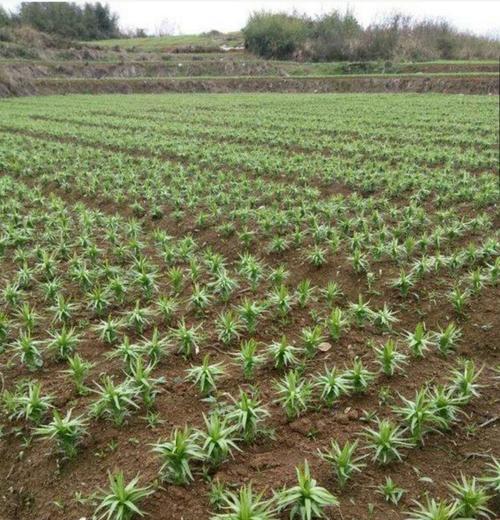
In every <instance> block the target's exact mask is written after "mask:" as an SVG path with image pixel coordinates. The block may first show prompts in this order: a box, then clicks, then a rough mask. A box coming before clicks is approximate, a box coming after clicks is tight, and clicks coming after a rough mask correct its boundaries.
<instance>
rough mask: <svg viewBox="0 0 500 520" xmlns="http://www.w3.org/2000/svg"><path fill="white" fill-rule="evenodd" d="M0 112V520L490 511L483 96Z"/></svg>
mask: <svg viewBox="0 0 500 520" xmlns="http://www.w3.org/2000/svg"><path fill="white" fill-rule="evenodd" d="M0 116H1V118H0V371H1V378H0V379H1V380H0V384H1V388H0V390H1V391H2V394H1V401H0V470H1V471H0V518H1V519H2V520H4V519H6V520H14V519H15V520H35V519H36V520H48V519H50V520H55V519H79V518H82V517H84V518H92V515H93V514H94V512H95V511H96V509H97V510H98V511H97V516H96V517H97V518H99V517H100V515H104V516H103V517H104V518H105V517H106V514H107V513H108V512H109V511H110V510H111V508H112V507H114V506H116V505H117V502H116V500H118V495H119V493H120V492H126V493H129V501H128V502H127V503H126V504H125V505H123V504H122V505H123V508H124V509H123V511H124V514H123V516H122V517H121V518H123V519H126V518H131V516H132V515H130V514H128V513H127V511H126V508H127V507H132V506H133V507H136V508H138V509H137V510H140V511H142V512H144V513H147V514H149V515H150V518H153V519H168V520H178V519H181V518H183V519H185V520H194V519H196V518H202V519H204V518H212V517H213V518H215V519H224V518H225V519H257V518H259V519H262V520H266V519H272V518H288V516H289V515H290V514H294V513H295V514H296V518H308V516H307V511H308V507H311V508H312V509H311V515H314V514H315V515H316V516H310V518H315V517H319V515H321V514H324V515H325V517H327V518H332V519H339V520H359V519H371V518H373V519H378V518H383V519H388V520H393V519H394V520H396V519H401V518H411V519H415V520H426V519H428V520H433V519H434V520H438V519H440V520H452V519H458V518H495V517H498V515H499V514H500V509H499V495H498V493H499V492H500V464H499V462H498V459H499V458H500V441H499V439H500V435H499V429H498V419H499V416H500V404H499V394H498V387H499V384H500V370H499V365H500V359H499V347H500V339H499V332H498V331H499V326H500V319H499V312H498V307H499V295H500V286H499V278H500V260H499V253H500V235H499V232H498V229H499V222H500V219H499V216H498V197H499V177H498V175H499V171H498V160H499V155H498V132H499V128H498V118H499V110H498V97H497V96H492V97H490V96H456V95H432V94H429V95H425V96H419V95H412V94H401V95H388V94H385V95H384V94H377V95H373V94H362V95H356V94H345V95H343V94H338V95H334V94H333V95H321V94H317V95H311V94H279V95H277V94H228V95H217V94H213V95H202V94H201V95H200V94H189V95H183V94H169V95H158V96H153V95H132V96H120V95H112V96H93V97H91V96H61V97H58V96H53V97H39V98H24V99H9V100H3V101H1V102H0ZM122 473H123V475H122ZM136 477H137V480H134V479H135V478H136ZM122 479H124V481H123V480H122ZM313 480H314V482H313ZM126 484H129V486H128V487H127V489H126V490H124V489H123V487H124V486H125V485H126ZM297 486H299V487H297ZM261 493H262V495H261ZM243 503H246V505H247V506H248V508H253V511H254V513H253V516H251V515H250V514H249V515H247V516H244V515H243V514H242V511H241V509H242V507H243ZM258 512H260V516H257V513H258ZM225 515H226V516H225ZM238 515H239V516H238ZM301 515H302V516H301ZM438 515H440V516H438ZM110 517H112V518H115V516H110Z"/></svg>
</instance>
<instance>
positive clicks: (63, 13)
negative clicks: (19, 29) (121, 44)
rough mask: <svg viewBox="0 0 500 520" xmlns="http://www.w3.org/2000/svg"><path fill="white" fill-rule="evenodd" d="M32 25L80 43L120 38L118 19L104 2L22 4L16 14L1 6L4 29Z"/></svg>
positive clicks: (0, 18) (1, 20)
mask: <svg viewBox="0 0 500 520" xmlns="http://www.w3.org/2000/svg"><path fill="white" fill-rule="evenodd" d="M17 25H29V26H31V27H33V28H35V29H37V30H39V31H42V32H44V33H47V34H51V35H57V36H62V37H64V38H71V39H76V40H101V39H107V38H116V37H118V36H120V30H119V28H118V16H117V15H116V14H114V13H112V12H111V10H110V8H109V6H108V5H104V4H102V3H101V2H96V3H85V4H84V5H78V4H75V3H73V2H22V3H21V5H20V6H19V8H18V9H17V10H16V11H15V12H7V11H6V10H5V9H3V8H2V7H1V6H0V27H4V26H17Z"/></svg>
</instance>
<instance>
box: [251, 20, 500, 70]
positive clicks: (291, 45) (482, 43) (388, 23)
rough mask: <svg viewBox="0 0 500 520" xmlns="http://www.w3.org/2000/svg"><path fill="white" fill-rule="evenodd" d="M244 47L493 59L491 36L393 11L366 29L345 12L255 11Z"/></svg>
mask: <svg viewBox="0 0 500 520" xmlns="http://www.w3.org/2000/svg"><path fill="white" fill-rule="evenodd" d="M243 34H244V37H245V46H246V48H247V49H248V50H249V51H251V52H253V53H255V54H257V55H259V56H261V57H264V58H275V59H303V60H311V61H362V60H411V61H414V60H437V59H470V58H497V57H498V54H499V50H500V43H499V41H498V40H495V39H494V38H487V37H482V36H476V35H473V34H469V33H465V32H460V31H458V30H457V29H455V28H454V27H453V26H452V25H451V24H450V23H448V22H447V21H444V20H421V21H417V20H414V19H412V18H411V17H409V16H406V15H403V14H394V15H392V16H389V17H387V18H385V19H384V20H382V21H379V22H376V23H372V24H371V25H369V26H368V27H366V28H363V27H362V25H361V24H360V23H359V22H358V20H357V19H356V17H355V16H354V15H353V14H352V13H351V12H349V11H347V12H345V13H341V12H339V11H333V12H331V13H329V14H325V15H322V16H319V17H316V18H311V17H309V16H307V15H302V14H299V13H293V14H288V13H271V12H266V11H260V12H255V13H253V14H252V15H251V16H250V18H249V20H248V22H247V24H246V26H245V27H244V29H243Z"/></svg>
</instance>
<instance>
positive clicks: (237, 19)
mask: <svg viewBox="0 0 500 520" xmlns="http://www.w3.org/2000/svg"><path fill="white" fill-rule="evenodd" d="M78 3H83V2H78ZM107 3H109V5H110V6H111V9H112V10H113V11H114V12H116V13H117V14H118V15H119V17H120V24H121V26H122V28H125V29H134V28H138V27H141V28H144V29H146V31H147V32H150V33H152V32H155V31H156V30H157V29H158V28H159V27H160V25H161V24H162V23H163V22H165V21H166V20H168V22H169V23H168V25H169V26H171V27H174V28H175V30H176V32H177V33H182V34H191V33H199V32H203V31H209V30H211V29H217V30H219V31H236V30H238V29H241V27H243V26H244V25H245V21H246V20H247V18H248V15H249V14H250V13H251V12H252V11H254V10H260V9H267V10H271V11H293V10H294V9H296V10H298V11H300V12H305V13H307V14H309V15H316V14H321V13H325V12H328V11H331V10H332V9H340V10H345V9H347V8H350V9H351V10H352V11H353V12H354V14H355V15H356V17H357V18H358V20H359V21H360V22H361V23H362V24H363V25H367V24H369V23H370V22H371V21H373V20H376V19H377V18H379V17H381V16H383V15H384V14H388V13H391V12H394V11H401V12H404V13H406V14H411V15H414V16H415V17H417V18H425V17H433V18H435V17H440V18H445V19H447V20H448V21H450V22H452V23H453V24H454V25H455V26H456V27H458V28H459V29H462V30H468V31H472V32H475V33H480V34H486V35H489V36H497V37H498V36H500V1H498V0H491V1H470V0H469V1H432V0H427V1H425V0H424V1H423V0H420V1H412V0H407V1H401V0H399V1H397V0H393V1H380V2H379V1H375V0H373V1H368V0H365V1H352V2H339V1H316V0H309V1H306V0H302V1H284V0H282V1H275V0H269V1H261V0H255V1H248V0H245V1H237V0H226V1H223V0H216V1H213V0H184V1H181V0H170V1H156V2H151V1H109V2H107ZM0 4H1V5H3V6H4V7H5V8H7V9H14V8H15V7H16V5H18V4H19V2H18V1H12V0H6V1H2V0H0Z"/></svg>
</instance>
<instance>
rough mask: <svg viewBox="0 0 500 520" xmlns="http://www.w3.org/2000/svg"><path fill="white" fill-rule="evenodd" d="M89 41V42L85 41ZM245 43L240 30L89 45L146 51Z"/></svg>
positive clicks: (95, 42) (97, 42) (115, 40)
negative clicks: (134, 48)
mask: <svg viewBox="0 0 500 520" xmlns="http://www.w3.org/2000/svg"><path fill="white" fill-rule="evenodd" d="M85 43H89V42H85ZM242 44H243V36H242V34H241V33H240V32H234V33H224V34H222V33H221V34H220V35H215V36H212V35H203V34H182V35H177V36H154V37H148V38H124V39H112V40H98V41H92V42H90V43H89V45H98V46H100V47H113V46H116V45H118V46H120V47H123V48H124V49H129V48H132V47H136V48H138V49H141V50H144V51H150V50H161V49H163V48H175V47H187V46H200V47H219V46H221V45H228V46H231V47H235V46H238V45H242Z"/></svg>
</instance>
